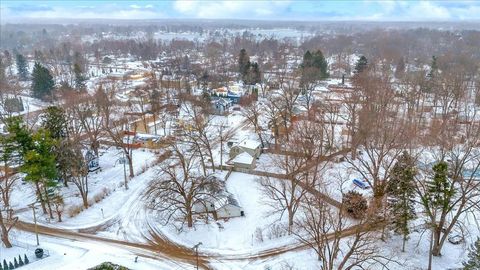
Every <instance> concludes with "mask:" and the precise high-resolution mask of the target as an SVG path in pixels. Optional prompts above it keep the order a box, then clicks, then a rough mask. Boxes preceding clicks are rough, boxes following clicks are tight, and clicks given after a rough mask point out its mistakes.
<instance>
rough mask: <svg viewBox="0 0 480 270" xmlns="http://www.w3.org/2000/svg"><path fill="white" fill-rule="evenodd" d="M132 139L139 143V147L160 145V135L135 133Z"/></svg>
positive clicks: (158, 146)
mask: <svg viewBox="0 0 480 270" xmlns="http://www.w3.org/2000/svg"><path fill="white" fill-rule="evenodd" d="M134 140H135V142H137V143H140V144H141V147H145V148H148V149H159V148H160V147H162V144H161V137H160V136H157V135H150V134H142V133H137V134H136V135H135V138H134Z"/></svg>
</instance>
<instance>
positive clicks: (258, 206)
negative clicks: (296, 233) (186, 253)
mask: <svg viewBox="0 0 480 270" xmlns="http://www.w3.org/2000/svg"><path fill="white" fill-rule="evenodd" d="M227 190H228V191H229V192H231V193H232V194H233V195H234V196H235V198H236V199H237V200H238V203H239V205H240V206H241V207H242V208H243V210H244V211H245V217H235V218H230V219H228V220H225V221H224V220H219V221H216V222H215V221H214V220H212V221H211V222H210V223H209V224H196V225H195V227H194V228H192V229H184V231H183V232H180V233H178V232H177V231H176V229H175V228H174V227H172V226H168V225H167V226H165V227H161V226H160V225H158V230H160V231H161V232H163V233H165V234H166V235H168V236H169V237H170V238H171V239H172V240H173V241H176V242H179V243H181V244H183V245H185V246H193V245H195V244H197V243H198V242H202V243H203V245H202V249H204V250H208V251H211V252H221V253H223V254H236V253H245V252H253V251H255V250H261V249H265V248H271V247H275V246H278V245H282V244H287V243H291V242H293V241H294V239H293V237H282V238H281V239H269V236H268V235H269V228H270V227H271V225H272V224H273V223H275V222H278V218H279V216H275V215H271V211H270V210H271V209H270V206H268V205H267V204H265V203H264V201H262V197H263V196H262V192H261V190H260V185H259V183H258V182H257V176H254V175H250V174H244V173H238V172H233V173H232V174H231V175H230V177H229V178H228V180H227ZM257 229H259V230H262V235H263V242H261V241H259V239H258V238H257V237H256V230H257Z"/></svg>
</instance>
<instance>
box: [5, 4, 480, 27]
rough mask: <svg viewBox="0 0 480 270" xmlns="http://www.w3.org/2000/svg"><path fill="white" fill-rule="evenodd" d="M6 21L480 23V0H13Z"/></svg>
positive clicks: (6, 13) (8, 6)
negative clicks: (188, 20) (193, 20)
mask: <svg viewBox="0 0 480 270" xmlns="http://www.w3.org/2000/svg"><path fill="white" fill-rule="evenodd" d="M0 8H1V10H0V20H1V22H2V23H5V22H9V21H13V20H14V21H18V19H20V18H70V19H72V18H73V19H75V18H79V19H80V18H88V19H92V18H111V19H165V18H167V19H168V18H202V19H253V20H369V21H382V20H389V21H426V20H427V21H428V20H430V21H431V20H435V21H439V20H449V21H462V20H463V21H464V20H480V1H478V0H473V1H445V0H444V1H412V0H404V1H397V0H382V1H374V0H357V1H351V0H338V1H320V0H318V1H294V0H291V1H289V0H283V1H282V0H280V1H273V0H258V1H253V0H250V1H240V0H236V1H208V0H199V1H191V0H171V1H166V0H163V1H138V0H137V1H121V0H120V1H100V0H98V1H61V0H57V1H9V0H0Z"/></svg>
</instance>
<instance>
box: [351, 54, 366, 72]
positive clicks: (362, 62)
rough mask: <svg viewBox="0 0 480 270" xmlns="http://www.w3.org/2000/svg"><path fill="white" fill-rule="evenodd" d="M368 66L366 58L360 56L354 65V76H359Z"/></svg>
mask: <svg viewBox="0 0 480 270" xmlns="http://www.w3.org/2000/svg"><path fill="white" fill-rule="evenodd" d="M367 66H368V60H367V58H366V57H365V56H364V55H362V56H360V59H358V61H357V64H356V65H355V71H354V72H355V74H360V73H362V72H363V71H364V70H365V69H366V68H367Z"/></svg>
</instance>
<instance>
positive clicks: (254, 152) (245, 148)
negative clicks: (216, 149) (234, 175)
mask: <svg viewBox="0 0 480 270" xmlns="http://www.w3.org/2000/svg"><path fill="white" fill-rule="evenodd" d="M243 152H247V153H248V154H250V156H252V157H254V158H255V159H257V158H258V157H260V154H261V153H262V144H261V143H260V142H258V141H256V140H251V139H246V140H243V141H241V142H239V143H238V144H236V145H234V146H232V147H231V148H230V152H229V156H230V158H231V159H233V158H235V157H236V156H237V155H239V154H241V153H243Z"/></svg>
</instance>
